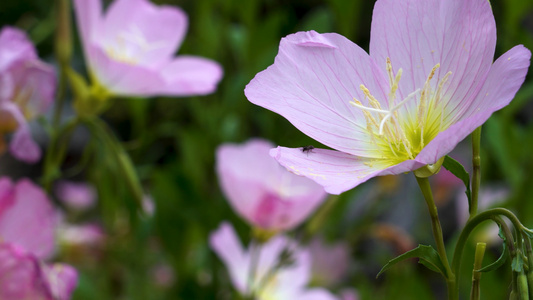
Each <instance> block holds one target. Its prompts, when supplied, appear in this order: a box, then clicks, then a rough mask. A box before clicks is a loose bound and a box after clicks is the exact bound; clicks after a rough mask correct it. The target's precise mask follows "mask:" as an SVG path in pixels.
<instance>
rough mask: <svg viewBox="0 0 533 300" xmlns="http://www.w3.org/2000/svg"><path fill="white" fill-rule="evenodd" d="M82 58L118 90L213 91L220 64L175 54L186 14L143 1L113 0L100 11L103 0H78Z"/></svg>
mask: <svg viewBox="0 0 533 300" xmlns="http://www.w3.org/2000/svg"><path fill="white" fill-rule="evenodd" d="M74 5H75V11H76V15H77V19H78V27H79V31H80V35H81V38H82V42H83V48H84V51H85V57H86V59H87V62H88V65H89V71H90V72H91V75H92V77H93V78H95V79H96V80H97V81H98V83H99V84H101V85H102V86H103V87H104V88H106V89H107V90H108V91H109V92H111V93H113V94H116V95H144V96H151V95H175V96H189V95H203V94H209V93H212V92H213V91H214V90H215V89H216V85H217V83H218V82H219V80H220V79H221V77H222V69H221V67H220V66H219V65H218V64H217V63H215V62H213V61H211V60H208V59H205V58H201V57H197V56H189V55H182V56H178V57H173V55H174V52H175V51H176V49H177V48H179V46H180V45H181V42H182V41H183V38H184V36H185V32H186V30H187V16H186V15H185V13H184V12H183V11H182V10H180V9H178V8H176V7H171V6H156V5H154V4H152V3H150V2H149V1H147V0H116V1H113V3H112V4H111V5H110V7H109V9H108V11H107V12H106V14H105V16H104V15H102V3H101V0H76V1H74Z"/></svg>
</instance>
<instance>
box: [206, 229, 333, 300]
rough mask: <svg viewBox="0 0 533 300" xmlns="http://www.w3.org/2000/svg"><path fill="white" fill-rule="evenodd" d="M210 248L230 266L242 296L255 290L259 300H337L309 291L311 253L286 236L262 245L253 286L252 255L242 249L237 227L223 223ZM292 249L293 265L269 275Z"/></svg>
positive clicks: (316, 289) (323, 292)
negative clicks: (284, 253)
mask: <svg viewBox="0 0 533 300" xmlns="http://www.w3.org/2000/svg"><path fill="white" fill-rule="evenodd" d="M209 244H210V245H211V248H212V249H213V251H215V252H216V253H217V255H218V256H219V257H220V259H221V260H222V261H223V262H224V264H225V265H226V267H227V269H228V271H229V274H230V278H231V281H232V283H233V285H234V287H235V289H237V291H239V293H241V294H242V295H247V294H249V292H250V291H249V288H250V287H253V290H256V291H255V293H256V294H255V295H256V296H257V298H256V299H258V300H266V299H279V300H285V299H287V300H292V299H302V300H305V299H308V300H330V299H331V300H334V299H336V298H335V297H334V296H333V295H332V294H331V293H330V292H328V291H327V290H325V289H321V288H312V289H308V288H306V285H307V284H308V282H309V277H310V272H311V270H310V269H311V260H310V255H309V252H308V251H305V250H302V249H300V248H298V247H297V246H296V245H295V244H294V243H293V242H292V241H290V240H288V239H287V238H285V237H284V236H276V237H274V238H272V239H270V240H269V241H268V242H267V243H265V244H263V245H261V250H260V252H259V259H258V263H257V272H256V274H255V276H254V280H253V282H250V281H251V278H250V277H249V276H250V264H251V253H250V250H248V251H246V250H244V249H243V248H242V246H241V243H240V242H239V238H238V236H237V234H236V233H235V231H234V229H233V227H232V226H231V225H230V224H228V223H222V224H221V225H220V227H219V228H218V229H217V230H216V231H215V232H213V233H212V234H211V236H210V237H209ZM285 249H288V250H289V251H290V253H291V256H292V258H293V263H292V264H290V265H288V266H283V267H281V268H279V270H277V271H275V272H274V274H273V275H272V276H271V277H270V278H267V279H265V276H269V275H268V273H269V272H270V271H271V270H272V268H273V267H275V266H276V265H277V263H278V261H279V259H280V255H281V253H282V252H284V250H285Z"/></svg>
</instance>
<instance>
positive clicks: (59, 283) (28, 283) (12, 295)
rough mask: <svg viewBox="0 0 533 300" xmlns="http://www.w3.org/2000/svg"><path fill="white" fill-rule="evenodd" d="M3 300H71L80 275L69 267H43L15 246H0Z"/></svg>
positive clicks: (0, 290) (31, 255)
mask: <svg viewBox="0 0 533 300" xmlns="http://www.w3.org/2000/svg"><path fill="white" fill-rule="evenodd" d="M0 278H1V279H2V280H0V299H2V300H68V299H70V296H71V294H72V292H73V290H74V288H75V287H76V284H77V281H78V274H77V273H76V270H75V269H74V268H72V267H70V266H68V265H64V264H53V265H49V266H48V265H44V264H42V263H41V262H40V261H39V259H37V257H35V256H34V255H33V254H31V253H28V252H27V251H26V250H24V249H23V248H21V247H19V246H18V245H15V244H10V243H0Z"/></svg>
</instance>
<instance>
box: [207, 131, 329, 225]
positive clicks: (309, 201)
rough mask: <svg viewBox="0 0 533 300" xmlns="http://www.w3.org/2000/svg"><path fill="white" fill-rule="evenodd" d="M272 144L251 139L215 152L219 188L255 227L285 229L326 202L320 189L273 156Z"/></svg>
mask: <svg viewBox="0 0 533 300" xmlns="http://www.w3.org/2000/svg"><path fill="white" fill-rule="evenodd" d="M272 147H273V145H272V144H271V143H270V142H268V141H265V140H259V139H252V140H250V141H248V142H246V143H245V144H243V145H235V144H223V145H222V146H220V147H219V148H218V149H217V174H218V178H219V181H220V186H221V188H222V190H223V191H224V194H225V195H226V197H227V199H228V200H229V202H230V204H231V206H232V207H233V209H234V210H235V211H236V212H237V213H238V214H239V215H241V217H243V218H244V219H246V220H247V221H248V222H249V223H251V224H252V225H254V226H258V227H261V228H263V229H267V230H276V231H277V230H288V229H291V228H293V227H295V226H297V225H299V224H300V223H301V222H302V221H303V220H304V219H305V218H306V217H308V216H309V214H311V212H313V211H314V210H315V209H316V208H317V207H318V205H320V204H321V203H322V201H324V199H325V196H326V195H325V192H324V190H323V189H322V187H321V186H320V185H318V184H316V183H314V182H313V181H311V180H309V179H307V178H303V177H300V176H296V175H294V174H291V173H290V172H287V170H285V169H284V168H283V167H281V166H280V165H279V164H278V163H277V162H276V161H275V160H274V159H272V157H270V156H269V154H268V153H269V151H270V149H271V148H272Z"/></svg>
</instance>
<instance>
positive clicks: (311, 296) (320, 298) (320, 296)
mask: <svg viewBox="0 0 533 300" xmlns="http://www.w3.org/2000/svg"><path fill="white" fill-rule="evenodd" d="M298 299H301V300H337V299H338V298H337V297H335V296H334V295H333V294H332V293H331V292H330V291H328V290H326V289H321V288H314V289H309V290H307V291H305V292H304V293H302V294H301V295H300V296H299V297H298Z"/></svg>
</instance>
